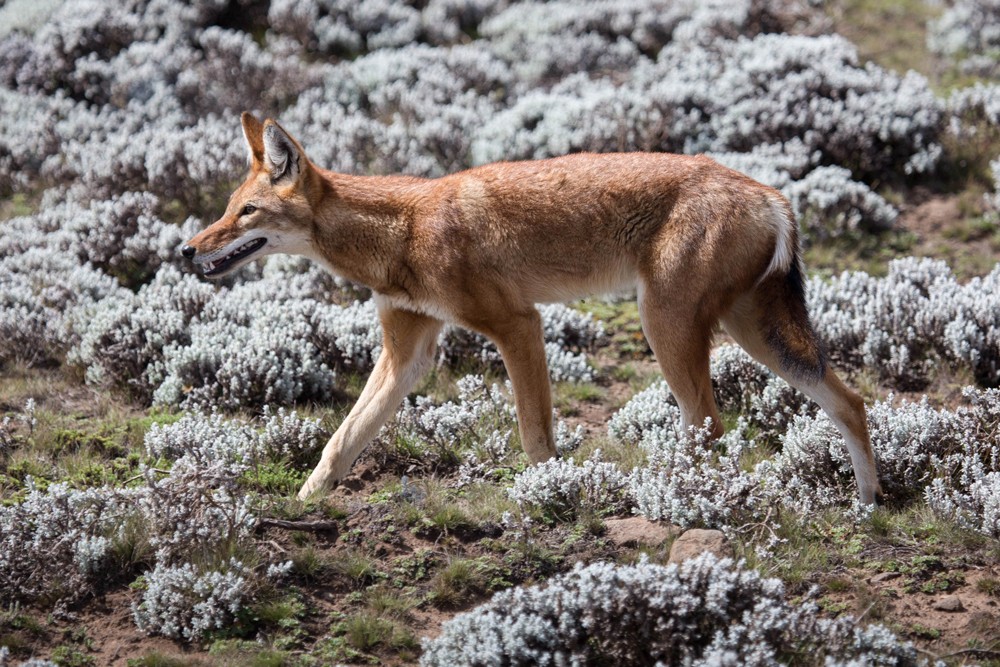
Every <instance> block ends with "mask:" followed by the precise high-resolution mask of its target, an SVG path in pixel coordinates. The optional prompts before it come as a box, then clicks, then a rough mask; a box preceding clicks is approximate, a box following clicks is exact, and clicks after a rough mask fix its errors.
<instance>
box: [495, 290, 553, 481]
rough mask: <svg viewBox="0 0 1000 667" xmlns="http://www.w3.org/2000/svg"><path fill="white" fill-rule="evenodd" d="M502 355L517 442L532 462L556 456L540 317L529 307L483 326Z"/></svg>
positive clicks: (550, 394)
mask: <svg viewBox="0 0 1000 667" xmlns="http://www.w3.org/2000/svg"><path fill="white" fill-rule="evenodd" d="M483 329H484V330H485V331H486V332H487V335H488V336H489V337H490V338H492V339H493V341H494V342H495V343H496V345H497V348H499V350H500V356H501V357H503V363H504V366H505V367H506V368H507V375H509V376H510V383H511V385H513V387H514V405H515V407H516V408H517V427H518V431H519V432H520V434H521V446H522V447H524V453H525V454H527V455H528V459H529V460H530V461H531V462H532V463H541V462H542V461H548V460H549V459H551V458H553V457H555V456H556V446H555V439H554V438H553V437H552V389H551V388H550V386H549V369H548V365H547V363H546V361H545V340H544V338H543V336H542V318H541V316H540V315H539V314H538V311H537V310H536V309H535V308H534V307H531V308H530V309H529V310H528V311H527V312H524V313H519V314H513V313H508V314H506V315H505V317H504V321H503V323H502V324H500V325H494V326H491V327H483Z"/></svg>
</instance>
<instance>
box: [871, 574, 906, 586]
mask: <svg viewBox="0 0 1000 667" xmlns="http://www.w3.org/2000/svg"><path fill="white" fill-rule="evenodd" d="M899 576H901V575H900V574H899V572H880V573H878V574H876V575H875V576H874V577H872V578H871V579H869V580H868V581H870V582H872V583H873V584H881V583H883V582H885V581H890V580H892V579H896V578H898V577H899Z"/></svg>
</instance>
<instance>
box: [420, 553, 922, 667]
mask: <svg viewBox="0 0 1000 667" xmlns="http://www.w3.org/2000/svg"><path fill="white" fill-rule="evenodd" d="M423 649H424V653H423V655H422V656H421V659H420V664H421V665H424V666H425V667H430V666H438V665H440V666H444V665H459V664H461V665H470V666H473V665H498V664H503V665H511V666H514V665H553V666H556V665H589V664H604V663H609V664H610V663H613V664H618V665H650V664H664V665H666V664H685V665H704V666H708V665H732V666H734V667H735V666H736V665H775V664H815V665H820V664H826V665H835V664H885V665H899V666H903V665H918V664H924V663H923V661H921V660H919V659H918V656H917V653H916V650H915V649H914V648H913V647H912V646H911V645H910V644H908V643H906V642H904V641H902V640H900V639H899V638H897V637H896V636H895V635H893V634H892V632H890V631H889V630H887V629H886V628H884V627H882V626H879V625H869V626H867V627H859V626H857V625H856V624H855V622H854V620H853V619H851V618H846V617H845V618H841V619H836V620H831V619H826V618H822V617H821V616H820V613H819V610H818V608H817V607H816V606H815V605H811V604H799V605H794V604H790V603H788V602H786V600H785V591H784V588H783V586H782V584H781V582H780V581H778V580H777V579H765V578H763V577H761V576H760V575H759V574H757V573H756V572H755V571H753V570H749V569H746V568H745V567H743V566H742V565H741V564H737V563H733V561H731V560H729V559H723V560H718V559H717V558H716V557H715V556H713V555H712V554H709V553H706V554H702V555H701V556H699V557H697V558H695V559H693V560H689V561H686V562H685V563H683V564H681V565H680V566H677V565H669V566H666V567H664V566H662V565H654V564H652V563H648V562H640V563H638V564H636V565H615V564H611V563H593V564H591V565H586V566H584V565H583V564H578V565H577V566H576V567H575V568H574V569H573V570H572V571H570V572H567V573H566V574H562V575H559V576H556V577H552V578H551V579H549V580H548V581H547V582H545V583H544V584H541V585H538V586H531V587H518V588H513V589H510V590H506V591H502V592H500V593H497V594H496V595H494V596H493V598H492V600H490V601H489V602H487V603H485V604H483V605H480V606H479V607H477V608H475V609H473V610H472V611H469V612H466V613H464V614H460V615H458V616H456V617H455V618H453V619H452V620H450V621H448V622H446V623H445V624H444V626H443V628H442V632H441V634H440V635H439V636H438V637H436V638H434V639H425V640H424V641H423ZM803 656H809V658H808V659H809V660H810V661H811V662H808V663H802V662H801V660H802V658H803Z"/></svg>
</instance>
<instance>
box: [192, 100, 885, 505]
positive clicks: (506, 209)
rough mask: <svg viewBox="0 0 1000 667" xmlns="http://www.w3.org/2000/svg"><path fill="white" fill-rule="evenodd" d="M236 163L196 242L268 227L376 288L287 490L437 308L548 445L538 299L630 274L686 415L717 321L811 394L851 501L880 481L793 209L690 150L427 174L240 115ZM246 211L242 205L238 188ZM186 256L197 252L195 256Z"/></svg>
mask: <svg viewBox="0 0 1000 667" xmlns="http://www.w3.org/2000/svg"><path fill="white" fill-rule="evenodd" d="M244 134H245V135H246V136H247V142H248V146H249V148H250V156H251V165H252V166H251V172H250V175H249V176H248V178H247V180H246V181H245V182H244V184H243V185H242V186H240V188H239V189H238V190H237V191H236V192H235V193H234V195H233V197H232V198H231V200H230V203H229V206H228V207H227V210H226V213H225V215H224V216H223V217H222V218H221V219H220V220H219V221H218V222H216V223H215V224H213V225H212V226H210V227H209V228H207V229H206V230H205V231H203V232H202V233H201V234H199V235H198V236H196V237H195V238H194V239H192V240H191V241H190V245H191V246H193V247H194V248H195V249H197V251H198V253H199V257H202V256H206V255H210V254H211V253H212V252H213V251H215V250H218V249H219V248H225V247H226V245H227V244H230V243H233V242H234V241H235V240H237V239H241V238H244V237H251V236H253V235H254V234H257V235H261V234H264V235H270V236H269V237H268V238H269V243H270V242H271V241H273V244H272V245H271V246H269V247H270V248H276V249H277V250H278V251H289V252H299V253H301V254H304V255H307V256H310V257H313V258H315V259H317V260H318V261H321V262H323V263H324V264H325V265H327V266H328V267H330V268H331V269H332V270H334V271H336V272H337V273H339V274H341V275H343V276H345V277H347V278H349V279H351V280H353V281H356V282H359V283H361V284H364V285H367V286H369V287H371V288H372V289H373V290H374V292H375V293H376V300H377V303H378V305H379V309H380V313H381V320H382V325H383V333H384V336H385V340H386V344H385V345H384V348H383V353H382V355H381V357H380V358H379V360H378V362H377V364H376V368H375V370H374V371H373V373H372V376H371V379H370V380H369V383H368V385H367V386H366V387H365V390H364V392H363V393H362V395H361V397H360V398H359V400H358V403H357V404H356V405H355V407H354V409H353V410H352V411H351V413H350V415H349V416H348V418H347V419H346V420H345V422H344V424H343V425H342V426H341V428H340V429H338V431H337V433H336V434H334V436H333V438H332V439H331V441H330V443H329V444H328V445H327V447H326V449H325V450H324V453H323V457H322V459H321V461H320V463H319V465H318V466H317V468H316V470H315V471H314V472H313V474H312V476H311V477H310V478H309V481H308V482H307V483H306V485H305V486H304V487H303V489H302V491H301V493H300V495H302V496H306V495H308V494H310V493H313V492H317V491H321V490H323V489H326V488H328V487H329V486H330V485H331V484H332V483H334V482H336V481H337V480H339V479H341V478H342V477H343V476H344V475H346V473H347V471H348V470H349V468H350V466H351V464H352V463H353V461H354V460H355V459H356V458H357V456H358V455H359V454H360V453H361V450H362V449H363V448H364V446H365V445H366V444H367V443H368V441H370V440H371V438H372V437H374V435H375V434H376V432H377V430H378V428H379V427H380V426H381V424H382V423H383V422H384V421H385V420H386V419H388V418H389V417H390V416H391V415H392V413H393V412H394V411H395V409H396V408H397V407H398V404H399V402H400V401H401V400H402V399H403V398H404V397H405V394H406V393H407V392H408V391H409V389H410V387H412V385H413V384H414V383H415V382H416V380H417V378H419V376H420V375H421V373H422V372H423V370H424V369H425V368H426V366H427V365H428V364H429V363H430V362H431V360H432V359H433V352H434V346H435V341H436V337H437V333H438V331H439V330H440V327H441V324H442V322H443V321H452V322H457V323H459V324H462V325H464V326H467V327H469V328H471V329H474V330H476V331H479V332H482V333H483V334H485V335H486V336H488V337H489V338H490V339H492V340H494V341H495V342H496V343H497V346H498V347H499V349H500V352H501V355H502V356H503V359H504V363H505V365H506V367H507V370H508V373H509V375H510V377H511V382H512V384H513V387H514V396H515V402H516V407H517V414H518V424H519V430H520V433H521V440H522V443H523V446H524V448H525V451H526V452H527V454H528V456H529V457H530V458H531V460H532V461H535V462H537V461H543V460H545V459H547V458H550V457H551V456H554V455H555V448H554V444H553V438H552V424H551V421H552V420H551V397H550V390H549V380H548V373H547V369H546V365H545V354H544V344H543V341H542V335H541V324H540V319H539V316H538V312H537V310H536V309H535V304H536V303H539V302H547V301H562V300H567V299H572V298H578V297H581V296H584V295H586V294H591V293H594V292H607V291H611V290H616V289H619V288H622V287H629V286H632V285H637V286H638V289H639V308H640V314H641V317H642V324H643V329H644V331H645V333H646V336H647V338H648V339H649V342H650V345H651V346H652V348H653V350H654V352H655V354H656V357H657V359H658V361H659V363H660V366H661V368H662V369H663V373H664V376H665V377H666V379H667V381H668V383H669V385H670V387H671V389H672V391H673V392H674V395H675V396H676V397H677V400H678V403H679V404H680V407H681V410H682V413H683V417H684V423H685V425H698V426H700V425H701V424H702V423H703V422H704V420H705V418H706V417H711V418H712V420H713V425H714V428H715V429H716V433H721V424H720V421H719V418H718V410H717V408H716V405H715V400H714V397H713V396H712V387H711V382H710V380H709V376H708V358H709V350H710V347H711V336H712V331H713V329H714V327H715V326H716V325H717V324H718V323H720V322H721V323H722V324H723V325H724V326H725V327H726V329H727V330H728V331H729V332H730V333H731V334H732V335H733V336H734V338H736V340H737V341H738V342H740V343H741V344H742V345H743V346H744V347H745V348H746V349H747V350H748V351H749V352H750V353H751V354H752V355H753V356H754V357H756V358H757V359H758V360H760V361H762V362H763V363H765V364H767V365H768V366H770V367H771V368H772V369H774V370H775V371H776V372H777V373H779V374H781V375H782V376H783V377H785V378H786V379H788V380H789V382H791V383H792V384H793V385H795V386H797V387H799V388H800V389H802V390H803V391H805V392H806V393H807V394H808V395H810V396H812V397H813V398H815V399H816V400H817V401H819V403H820V405H821V406H822V407H823V408H824V409H825V410H826V411H827V412H828V413H830V416H831V418H833V419H834V421H835V423H837V425H838V427H840V429H841V432H842V433H843V434H844V435H845V438H846V439H847V443H848V447H849V449H850V450H851V454H852V459H853V460H854V465H855V473H856V474H857V477H858V484H859V492H860V494H861V497H862V500H863V501H864V502H868V503H870V502H874V500H875V498H876V496H877V495H878V494H880V489H879V485H878V479H877V476H876V473H875V461H874V455H873V454H872V451H871V447H870V444H869V441H868V432H867V425H866V420H865V414H864V405H863V403H861V402H860V399H859V398H858V397H857V395H856V394H854V393H853V392H851V391H850V390H849V389H847V388H846V387H844V385H843V384H842V383H840V381H839V380H838V379H837V378H836V376H834V375H833V373H832V372H831V371H830V370H829V369H827V368H826V367H825V364H824V362H823V357H822V351H821V349H820V346H819V344H818V341H817V340H816V336H815V333H814V332H813V330H812V327H811V326H810V324H809V319H808V315H807V313H806V308H805V302H804V297H803V293H802V286H801V280H802V276H801V270H800V268H799V264H798V262H799V259H798V254H797V252H798V251H797V241H796V231H795V226H794V222H793V220H792V218H791V213H790V210H789V208H788V204H787V202H786V200H785V199H784V198H783V197H782V196H781V194H780V193H778V192H777V191H775V190H773V189H771V188H768V187H766V186H764V185H761V184H760V183H757V182H756V181H753V180H751V179H749V178H747V177H746V176H744V175H742V174H740V173H737V172H735V171H732V170H730V169H727V168H725V167H722V166H721V165H719V164H717V163H716V162H714V161H712V160H710V159H708V158H706V157H702V156H694V157H691V156H679V155H666V154H650V153H629V154H609V155H593V154H577V155H570V156H566V157H562V158H554V159H550V160H540V161H533V162H514V163H497V164H490V165H484V166H481V167H477V168H474V169H470V170H468V171H463V172H460V173H457V174H452V175H450V176H445V177H442V178H439V179H418V178H411V177H403V176H395V177H393V176H384V177H361V176H350V175H345V174H337V173H333V172H329V171H325V170H322V169H319V168H317V167H315V166H314V165H312V164H311V163H309V161H308V160H307V159H306V158H305V153H304V151H302V148H301V146H299V144H298V143H296V142H295V141H294V140H293V139H291V137H289V136H288V135H287V133H285V132H284V131H283V130H282V129H281V128H280V127H279V126H278V125H277V124H276V123H274V122H273V121H270V120H268V121H267V122H266V123H264V124H263V125H261V124H260V123H259V122H258V121H256V119H254V118H253V117H252V116H249V115H248V114H244ZM248 202H253V203H254V205H255V206H256V207H257V209H258V210H257V211H256V212H255V213H253V214H250V215H245V214H241V210H243V207H244V206H245V204H246V203H248ZM196 261H197V260H196Z"/></svg>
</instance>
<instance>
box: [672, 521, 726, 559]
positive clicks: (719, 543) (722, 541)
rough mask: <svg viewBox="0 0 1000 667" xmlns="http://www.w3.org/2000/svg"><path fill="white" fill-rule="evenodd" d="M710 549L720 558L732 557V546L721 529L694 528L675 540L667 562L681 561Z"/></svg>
mask: <svg viewBox="0 0 1000 667" xmlns="http://www.w3.org/2000/svg"><path fill="white" fill-rule="evenodd" d="M706 551H709V552H711V553H713V554H715V555H716V556H718V557H719V558H731V557H732V555H733V550H732V547H730V546H729V542H728V541H727V540H726V536H725V535H724V534H723V533H722V531H720V530H703V529H701V528H692V529H691V530H689V531H686V532H685V533H683V534H682V535H681V536H680V537H678V538H677V539H676V540H674V544H673V546H672V547H671V548H670V558H669V559H668V561H667V562H670V563H681V562H683V561H686V560H689V559H691V558H694V557H696V556H700V555H701V554H703V553H704V552H706Z"/></svg>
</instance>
